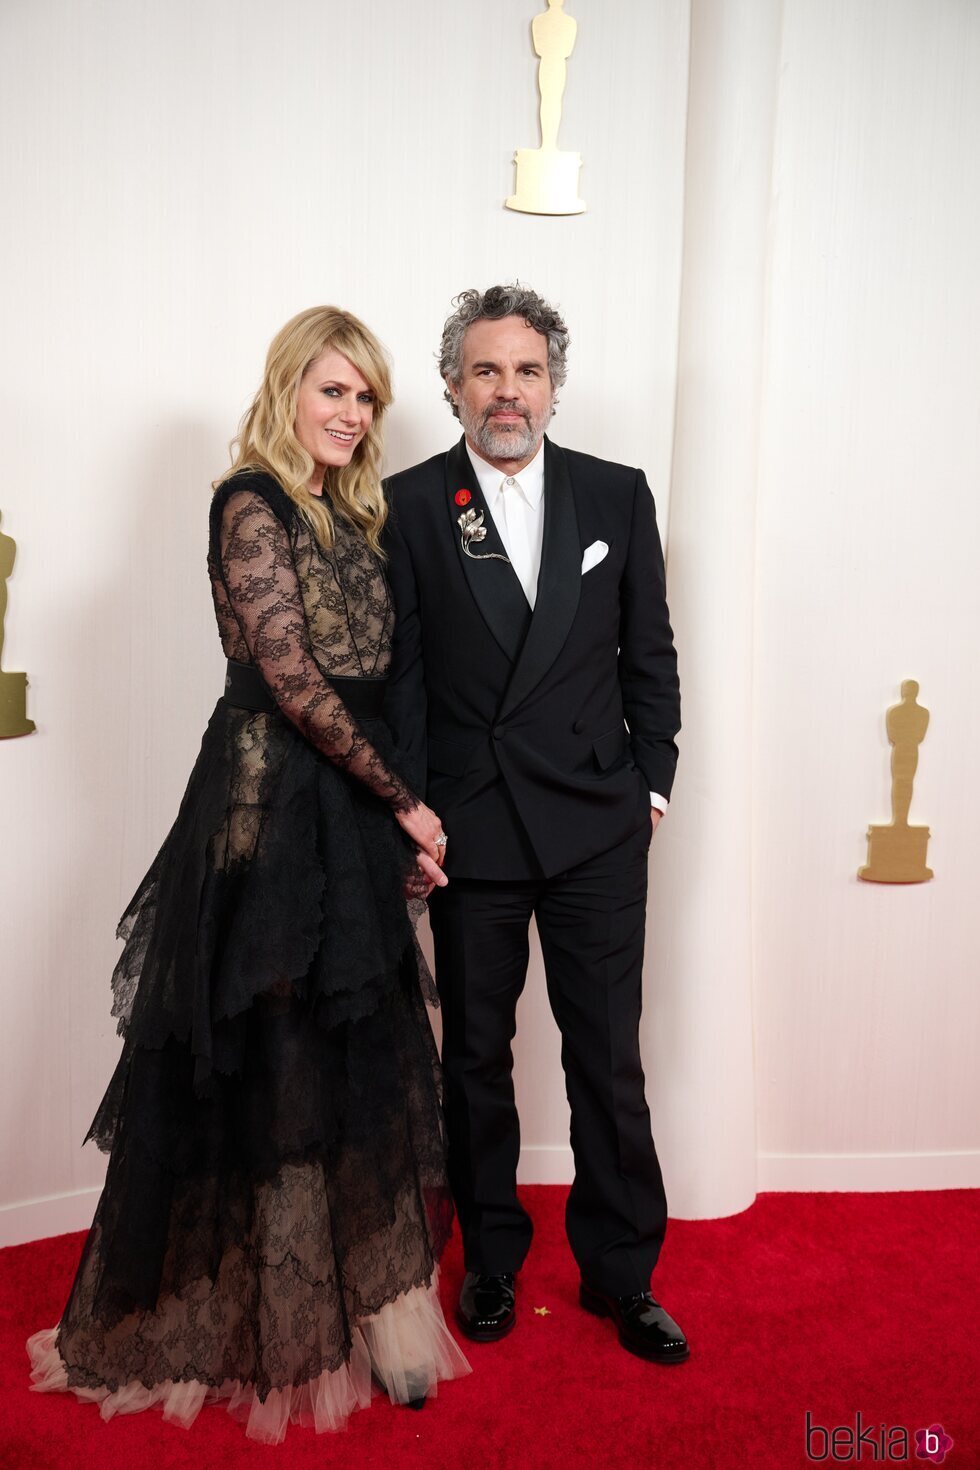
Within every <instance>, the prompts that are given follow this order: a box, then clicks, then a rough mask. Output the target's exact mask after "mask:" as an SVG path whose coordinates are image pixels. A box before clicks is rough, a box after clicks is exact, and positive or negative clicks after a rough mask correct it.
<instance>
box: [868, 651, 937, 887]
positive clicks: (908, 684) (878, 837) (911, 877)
mask: <svg viewBox="0 0 980 1470" xmlns="http://www.w3.org/2000/svg"><path fill="white" fill-rule="evenodd" d="M918 692H919V686H918V684H917V683H916V682H915V680H914V679H906V680H904V682H903V684H902V702H901V704H893V705H892V707H891V709H890V710H889V711H888V713H887V715H886V716H885V729H886V730H887V732H888V739H889V740H890V741H891V746H892V820H891V822H890V824H889V825H888V826H887V827H886V826H881V827H869V828H868V861H867V863H866V864H865V866H864V867H863V868H858V877H859V878H863V879H864V880H865V882H867V883H926V882H928V880H929V879H930V878H931V877H932V869H931V868H927V867H926V849H927V848H928V846H929V828H928V827H910V826H909V807H910V806H911V805H912V782H913V781H914V780H915V768H916V766H917V765H918V764H919V746H920V745H921V744H922V742H923V740H924V739H925V736H926V730H927V729H928V728H929V711H928V710H927V709H923V707H922V705H921V704H916V702H915V700H916V695H917V694H918Z"/></svg>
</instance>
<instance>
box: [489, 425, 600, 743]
mask: <svg viewBox="0 0 980 1470" xmlns="http://www.w3.org/2000/svg"><path fill="white" fill-rule="evenodd" d="M514 581H515V582H516V581H517V578H516V576H515V577H514ZM581 586H582V547H581V543H580V541H579V534H578V517H577V516H576V514H575V499H574V496H573V494H572V484H571V480H570V478H569V474H568V462H567V460H566V459H565V456H564V454H563V453H562V451H561V450H560V449H559V448H558V446H557V445H556V444H552V442H551V440H550V439H545V441H544V536H543V540H542V546H541V570H540V572H539V574H538V590H537V595H536V597H535V599H534V614H533V616H532V618H531V626H530V628H529V629H528V633H527V637H526V638H525V640H524V647H523V648H522V649H521V655H520V658H519V659H518V661H517V665H516V667H515V669H514V673H513V676H512V677H511V681H510V684H509V685H508V688H507V693H506V694H505V695H504V700H503V704H502V705H501V707H500V718H501V719H503V718H504V717H505V716H507V715H508V714H510V712H511V711H512V710H515V709H516V708H517V706H518V705H519V704H520V703H521V701H522V700H524V699H526V698H527V696H528V695H529V694H530V693H531V690H532V689H533V688H534V687H535V685H536V684H539V683H540V682H541V680H542V679H543V678H544V676H545V674H546V673H547V672H548V670H549V669H550V668H551V665H552V664H553V663H554V661H555V659H556V658H557V657H558V655H559V653H560V652H561V650H562V646H563V645H564V642H565V639H566V638H567V637H568V633H569V629H570V628H571V626H572V621H573V619H574V617H575V614H576V612H577V611H578V599H579V593H580V591H581Z"/></svg>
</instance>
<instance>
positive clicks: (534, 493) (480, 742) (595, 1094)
mask: <svg viewBox="0 0 980 1470" xmlns="http://www.w3.org/2000/svg"><path fill="white" fill-rule="evenodd" d="M456 306H457V310H456V311H455V312H454V313H453V315H452V316H451V317H450V318H449V320H448V321H447V323H446V326H445V329H444V332H443V339H442V352H441V361H440V370H441V372H442V374H443V378H444V381H445V383H446V397H447V399H448V400H449V402H450V403H451V405H452V408H453V412H454V414H455V415H456V416H457V417H458V418H459V419H460V421H461V423H462V426H463V430H464V437H463V438H462V439H461V440H460V442H459V443H458V444H456V445H455V447H454V448H452V449H451V450H450V451H449V452H448V453H447V454H438V455H435V456H434V457H433V458H432V459H430V460H427V461H426V462H425V463H424V464H420V465H416V466H415V468H414V469H410V470H406V471H405V472H404V473H402V474H399V475H395V476H394V477H393V478H392V479H391V480H390V482H389V487H388V488H389V499H390V504H391V507H392V510H391V516H390V519H389V523H388V528H387V548H386V549H387V551H388V556H389V575H390V580H391V584H392V591H393V594H394V601H395V609H396V630H395V644H394V649H393V655H392V667H391V675H390V680H389V685H388V696H387V698H388V704H387V710H386V716H387V718H388V719H389V721H390V723H391V725H392V728H393V730H394V732H395V736H396V739H397V741H398V743H399V746H400V748H401V750H402V752H403V756H404V759H405V762H406V764H407V767H408V769H409V772H410V774H411V775H412V776H414V779H415V781H416V783H417V785H418V789H420V790H422V789H424V790H425V791H426V800H427V801H428V802H429V803H430V804H431V805H432V806H433V807H434V808H435V810H436V811H437V812H438V813H439V815H440V817H441V818H442V821H443V823H444V826H445V830H446V833H447V834H448V845H447V847H446V857H445V872H446V873H447V875H448V877H449V884H448V887H446V888H440V889H437V890H436V891H435V892H434V893H433V894H432V901H431V908H430V913H431V922H432V930H433V936H434V940H435V955H436V980H437V984H438V987H439V993H440V996H441V998H442V1003H443V1066H444V1071H445V1080H446V1112H447V1121H448V1131H449V1172H450V1180H451V1183H452V1188H453V1193H454V1195H455V1199H456V1205H457V1209H458V1212H459V1218H460V1224H461V1227H462V1232H463V1247H464V1258H465V1265H466V1278H465V1281H464V1285H463V1290H462V1294H461V1297H460V1303H459V1310H458V1320H459V1323H460V1326H461V1327H462V1328H463V1330H464V1331H465V1332H466V1333H467V1334H468V1335H469V1336H471V1337H473V1338H475V1339H477V1340H481V1341H492V1340H494V1339H495V1338H498V1337H502V1336H503V1335H504V1333H506V1332H508V1331H509V1330H510V1328H511V1327H512V1326H513V1325H514V1321H515V1293H514V1286H515V1282H514V1277H515V1273H516V1272H517V1271H518V1270H519V1269H520V1266H521V1263H522V1262H523V1260H524V1257H525V1256H526V1254H527V1250H528V1247H529V1245H530V1242H531V1231H532V1225H531V1220H530V1217H529V1216H528V1214H527V1213H526V1211H525V1210H524V1209H523V1207H522V1206H521V1204H520V1203H519V1201H518V1198H517V1184H516V1176H517V1162H518V1155H519V1152H520V1131H519V1123H518V1117H517V1111H516V1108H515V1106H514V1089H513V1082H512V1068H513V1057H512V1053H511V1042H512V1040H513V1036H514V1032H515V1026H516V1022H515V1013H516V1006H517V1001H518V998H519V996H520V993H521V990H522V989H523V986H524V981H525V978H526V972H527V962H528V928H529V924H530V920H531V916H532V914H533V916H534V918H535V920H536V922H537V927H538V933H539V936H540V940H541V949H542V953H543V957H544V964H545V971H546V975H547V984H548V995H549V999H550V1001H551V1006H552V1010H553V1012H554V1015H555V1019H556V1020H557V1022H558V1026H559V1028H560V1030H561V1037H562V1065H563V1067H564V1070H565V1080H566V1088H567V1093H568V1101H569V1105H570V1109H571V1144H572V1151H573V1154H574V1159H575V1182H574V1184H573V1185H572V1188H571V1192H570V1194H569V1197H568V1206H567V1213H566V1224H567V1230H568V1238H569V1242H570V1244H571V1247H572V1250H573V1252H574V1254H575V1258H576V1261H577V1262H578V1266H579V1270H580V1273H581V1286H580V1293H581V1295H580V1299H581V1302H582V1305H583V1306H584V1307H586V1308H587V1309H588V1310H590V1311H593V1312H595V1313H597V1314H599V1315H602V1316H608V1317H611V1318H612V1319H613V1321H614V1322H615V1324H616V1326H617V1328H618V1331H619V1337H620V1341H621V1342H622V1343H623V1345H624V1346H625V1347H627V1348H629V1349H630V1350H631V1351H633V1352H635V1353H638V1354H640V1355H641V1356H643V1357H646V1358H649V1359H653V1360H656V1361H660V1362H678V1361H681V1360H683V1359H684V1358H686V1357H687V1356H688V1345H687V1342H686V1339H685V1337H684V1334H683V1333H682V1332H681V1330H680V1328H679V1327H678V1326H677V1324H676V1322H674V1321H673V1320H672V1318H671V1317H670V1316H668V1314H667V1313H666V1312H665V1311H664V1309H663V1308H662V1307H661V1306H660V1305H659V1304H658V1303H657V1302H656V1301H655V1299H654V1298H653V1297H652V1296H651V1295H650V1291H649V1287H650V1273H651V1271H652V1270H653V1267H654V1265H655V1263H656V1260H657V1256H658V1254H659V1251H660V1246H661V1243H662V1241H663V1236H664V1229H665V1226H666V1219H667V1206H666V1200H665V1197H664V1190H663V1183H662V1180H661V1174H660V1165H659V1163H658V1161H657V1154H656V1151H655V1149H654V1145H653V1139H652V1137H651V1133H650V1115H649V1112H648V1110H647V1105H646V1100H645V1097H644V1078H643V1068H642V1064H641V1060H640V1048H639V1035H638V1031H639V1020H640V1007H641V979H642V967H643V940H644V922H645V912H646V890H647V854H648V849H649V845H650V840H651V836H652V833H653V831H654V830H655V829H656V825H657V823H658V822H659V820H660V817H661V814H662V812H663V811H664V810H665V808H666V805H667V798H668V797H669V795H670V788H671V784H672V781H673V776H674V767H675V764H676V761H677V747H676V745H675V743H674V737H675V735H676V733H677V731H678V729H679V728H680V719H679V710H680V701H679V692H678V682H677V670H676V658H675V654H674V647H673V637H672V634H671V629H670V622H669V620H668V612H667V604H666V600H665V593H664V564H663V555H662V552H661V547H660V540H659V537H658V534H657V524H656V518H655V513H654V503H653V498H652V496H651V494H650V491H649V488H648V486H647V483H646V480H645V478H644V476H643V473H642V471H640V470H635V469H627V468H625V467H624V466H622V465H617V464H610V463H608V462H606V461H605V460H600V459H594V458H592V457H591V456H590V455H586V454H579V453H576V452H575V451H572V450H567V449H559V448H558V446H557V445H556V444H553V443H552V442H551V441H550V440H549V439H547V438H545V436H544V434H545V428H546V427H547V424H548V422H549V420H550V418H551V416H552V413H553V412H554V405H555V399H556V394H557V392H558V390H559V389H560V387H561V385H562V383H563V382H564V380H565V354H566V349H567V342H568V333H567V330H566V328H565V325H564V323H563V321H562V320H561V318H560V316H559V315H558V313H557V312H556V311H555V310H554V309H553V308H552V307H550V306H549V305H548V304H547V302H545V301H543V300H542V299H541V297H539V296H538V295H537V293H536V292H534V291H531V290H528V289H527V288H525V287H521V286H504V287H499V286H498V287H493V288H491V289H490V290H488V291H486V292H485V293H482V294H481V293H479V292H476V291H466V292H464V293H463V295H462V296H460V297H458V298H457V302H456Z"/></svg>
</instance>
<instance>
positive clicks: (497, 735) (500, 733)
mask: <svg viewBox="0 0 980 1470" xmlns="http://www.w3.org/2000/svg"><path fill="white" fill-rule="evenodd" d="M506 733H507V726H506V725H494V727H493V738H494V740H503V738H504V736H505V735H506Z"/></svg>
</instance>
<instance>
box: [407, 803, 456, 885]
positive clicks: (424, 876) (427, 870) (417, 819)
mask: <svg viewBox="0 0 980 1470" xmlns="http://www.w3.org/2000/svg"><path fill="white" fill-rule="evenodd" d="M395 817H396V819H397V822H398V825H399V826H400V827H401V829H402V831H403V832H406V833H407V834H408V836H409V837H410V838H411V839H412V841H413V842H414V843H415V846H416V847H417V848H418V852H417V853H416V867H415V869H414V871H413V872H411V873H409V875H408V877H407V878H406V880H405V894H406V897H408V898H428V896H429V894H430V893H431V892H432V890H433V888H445V887H446V884H447V883H448V882H449V879H448V878H447V877H446V875H445V873H444V872H443V871H442V865H443V863H444V862H445V860H446V844H445V842H442V843H439V842H437V841H436V838H437V837H441V836H442V835H443V833H442V823H441V822H440V820H439V818H438V817H437V816H436V814H435V812H434V811H433V810H432V809H431V807H427V806H426V804H425V802H424V801H420V802H419V804H418V806H416V807H413V808H412V810H411V811H410V812H396V813H395Z"/></svg>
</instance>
